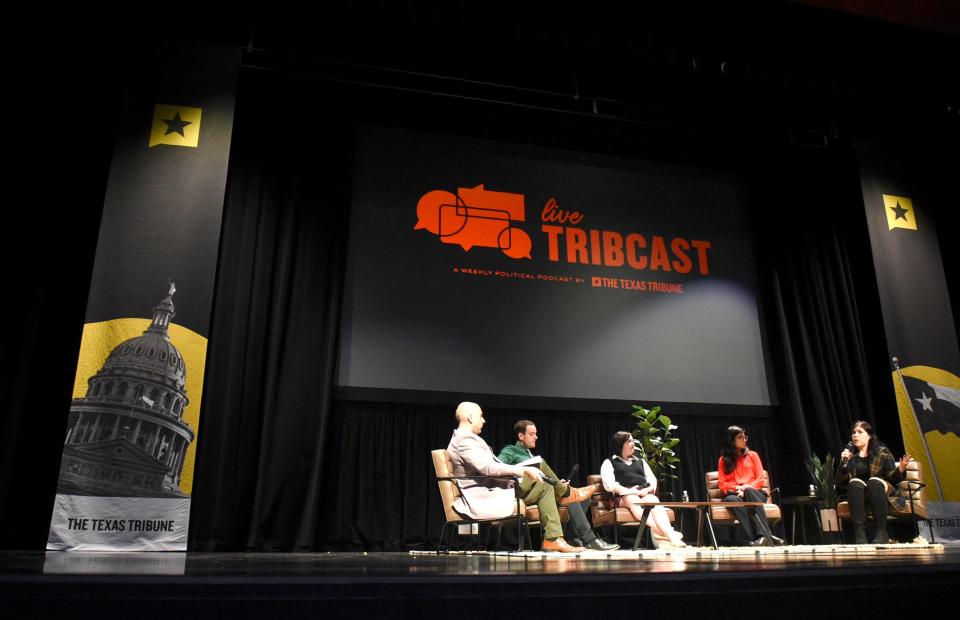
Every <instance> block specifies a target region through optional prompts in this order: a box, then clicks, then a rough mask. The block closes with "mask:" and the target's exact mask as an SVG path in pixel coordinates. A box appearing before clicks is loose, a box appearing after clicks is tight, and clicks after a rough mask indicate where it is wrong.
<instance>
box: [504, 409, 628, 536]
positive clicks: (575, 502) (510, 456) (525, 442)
mask: <svg viewBox="0 0 960 620" xmlns="http://www.w3.org/2000/svg"><path fill="white" fill-rule="evenodd" d="M513 432H514V433H516V435H517V443H515V444H512V445H506V446H504V447H503V449H502V450H500V454H499V455H498V457H497V458H499V459H500V460H501V461H503V462H504V463H507V464H509V465H517V464H519V463H521V462H523V461H526V460H527V459H531V458H533V453H532V452H531V450H533V449H534V448H536V447H537V427H536V425H535V424H534V423H533V422H531V421H530V420H518V421H517V423H516V424H514V425H513ZM538 467H539V468H540V471H542V472H543V473H544V474H546V475H547V476H549V477H550V478H552V479H553V480H554V481H555V482H554V483H553V485H554V493H555V494H556V497H557V505H558V506H566V507H567V513H568V514H569V515H570V523H571V525H572V526H573V530H574V533H575V535H576V538H573V539H571V544H575V545H576V546H584V547H586V548H587V549H593V550H595V551H613V550H614V549H619V548H620V545H614V544H612V543H608V542H607V541H605V540H603V539H602V538H600V537H599V536H597V535H596V534H595V533H594V531H593V528H592V527H590V522H589V521H587V515H585V514H584V512H583V506H581V505H580V502H582V501H585V500H588V499H590V496H592V495H593V494H594V493H597V492H599V490H600V487H599V485H596V484H594V485H590V486H586V487H581V488H578V489H575V488H573V487H571V486H570V483H569V482H567V481H566V480H561V479H560V476H558V475H557V474H556V472H554V471H553V469H551V468H550V465H548V464H547V462H546V461H545V460H544V461H543V462H541V463H540V464H539V465H538ZM577 539H579V541H580V542H577V543H573V542H572V541H573V540H577Z"/></svg>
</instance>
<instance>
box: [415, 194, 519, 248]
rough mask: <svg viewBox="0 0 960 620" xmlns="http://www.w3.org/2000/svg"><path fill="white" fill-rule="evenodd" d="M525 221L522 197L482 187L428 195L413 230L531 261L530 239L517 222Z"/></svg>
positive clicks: (419, 207) (418, 213)
mask: <svg viewBox="0 0 960 620" xmlns="http://www.w3.org/2000/svg"><path fill="white" fill-rule="evenodd" d="M524 219H525V214H524V197H523V194H514V193H510V192H495V191H492V190H488V189H485V188H484V186H483V184H482V183H481V184H480V185H477V186H476V187H473V188H468V187H460V188H457V195H456V196H454V195H453V194H451V193H450V192H447V191H444V190H433V191H429V192H427V193H426V194H424V195H423V196H421V197H420V200H419V202H417V223H416V225H414V230H416V229H420V228H425V229H427V230H428V231H430V232H431V233H433V234H435V235H437V236H439V237H440V241H442V242H443V243H453V244H456V245H459V246H460V247H462V248H463V249H464V251H469V250H470V249H471V248H473V247H486V248H498V249H500V250H501V251H503V253H504V254H506V255H507V256H509V257H511V258H531V256H530V249H531V248H532V246H533V244H532V242H531V240H530V236H529V235H527V233H526V232H525V231H523V230H521V229H519V228H515V227H513V226H512V224H513V223H514V222H522V221H524Z"/></svg>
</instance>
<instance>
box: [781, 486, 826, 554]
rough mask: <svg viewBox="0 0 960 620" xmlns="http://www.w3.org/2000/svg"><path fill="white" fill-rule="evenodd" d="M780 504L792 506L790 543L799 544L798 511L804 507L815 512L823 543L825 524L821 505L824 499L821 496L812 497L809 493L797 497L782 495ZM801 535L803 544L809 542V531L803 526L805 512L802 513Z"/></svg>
mask: <svg viewBox="0 0 960 620" xmlns="http://www.w3.org/2000/svg"><path fill="white" fill-rule="evenodd" d="M780 505H781V506H783V507H784V508H786V507H788V506H789V507H790V514H791V518H790V544H791V545H795V544H797V512H798V511H800V510H802V509H803V508H809V509H810V511H811V512H812V513H813V518H814V520H815V521H816V523H817V531H818V532H820V543H821V544H822V543H823V524H822V523H821V522H820V507H821V506H822V505H823V500H822V499H820V498H819V497H810V496H809V495H798V496H796V497H781V498H780ZM800 535H801V536H802V537H803V544H807V531H806V530H805V529H804V528H803V514H802V513H801V515H800Z"/></svg>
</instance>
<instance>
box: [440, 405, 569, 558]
mask: <svg viewBox="0 0 960 620" xmlns="http://www.w3.org/2000/svg"><path fill="white" fill-rule="evenodd" d="M485 422H486V420H484V419H483V410H482V409H480V406H479V405H477V404H476V403H471V402H462V403H460V405H459V406H458V407H457V428H456V429H455V430H454V431H453V437H451V438H450V445H448V446H447V453H449V454H450V460H451V461H452V462H453V475H454V476H477V475H484V476H517V477H518V478H521V482H520V496H521V497H522V498H523V501H524V502H525V503H527V504H528V505H536V506H537V507H538V508H539V509H540V520H541V522H542V523H543V546H542V549H543V551H559V552H561V553H579V552H581V551H585V550H586V549H584V548H583V547H573V546H571V545H569V544H567V541H565V540H564V539H563V528H562V527H561V524H560V514H559V512H558V511H557V500H556V498H555V496H554V489H553V487H552V486H551V485H549V484H547V483H546V482H544V481H543V472H541V471H540V470H539V469H537V468H536V467H521V466H519V465H507V464H506V463H502V462H501V461H500V459H498V458H497V457H496V456H495V455H494V453H493V450H491V449H490V446H488V445H487V442H485V441H484V440H483V439H481V438H480V431H481V430H482V429H483V425H484V423H485ZM511 484H512V483H511V482H508V481H504V480H494V479H489V480H457V485H458V486H459V487H460V494H461V496H460V498H459V499H457V501H456V503H455V504H454V506H453V507H454V510H456V511H457V512H458V513H460V514H462V515H464V516H467V517H470V518H473V519H491V518H496V517H498V516H503V515H505V514H510V513H512V512H513V509H514V507H515V506H516V504H515V501H516V496H515V495H514V491H513V489H512V488H511V487H510V485H511Z"/></svg>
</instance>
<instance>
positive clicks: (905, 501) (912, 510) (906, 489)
mask: <svg viewBox="0 0 960 620" xmlns="http://www.w3.org/2000/svg"><path fill="white" fill-rule="evenodd" d="M926 486H927V485H926V483H924V481H923V469H922V466H921V464H920V463H919V461H915V460H913V459H911V460H910V463H908V464H907V470H906V471H905V472H904V480H903V481H901V482H900V483H899V484H898V485H896V488H895V493H894V495H892V496H890V510H889V512H888V513H887V522H888V523H889V522H890V521H907V520H909V521H912V522H913V525H914V531H915V532H916V536H920V521H926V522H927V523H928V524H929V523H930V517H929V516H928V514H927V498H926V493H925V492H924V488H925V487H926ZM867 510H868V511H869V507H867ZM837 517H838V518H839V519H842V520H844V521H851V520H852V518H851V515H850V504H849V503H848V502H847V501H846V500H844V501H842V502H840V503H839V504H837ZM867 521H868V522H869V521H873V515H871V514H870V513H869V512H868V513H867ZM930 539H931V540H930V542H936V540H935V539H934V536H933V527H931V528H930Z"/></svg>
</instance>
